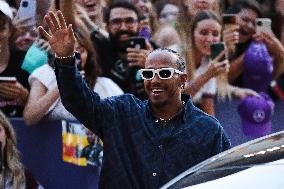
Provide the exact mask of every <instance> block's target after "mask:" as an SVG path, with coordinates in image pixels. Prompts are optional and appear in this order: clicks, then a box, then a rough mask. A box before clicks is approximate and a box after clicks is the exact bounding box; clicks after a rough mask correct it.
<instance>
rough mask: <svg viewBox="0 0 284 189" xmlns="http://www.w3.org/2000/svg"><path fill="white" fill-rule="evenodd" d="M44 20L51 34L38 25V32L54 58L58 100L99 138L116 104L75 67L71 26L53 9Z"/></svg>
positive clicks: (109, 120) (113, 112)
mask: <svg viewBox="0 0 284 189" xmlns="http://www.w3.org/2000/svg"><path fill="white" fill-rule="evenodd" d="M56 17H58V19H57V18H56ZM45 21H46V23H47V25H48V27H49V29H50V31H51V34H48V33H47V32H46V31H45V30H44V29H43V28H42V27H39V31H40V33H41V34H42V35H43V36H45V37H46V39H47V40H48V42H49V44H50V46H51V48H52V50H53V51H54V52H55V55H56V57H57V58H56V60H55V74H56V79H57V84H58V88H59V92H60V97H61V100H62V103H63V105H64V106H65V108H66V109H67V110H68V111H69V112H71V113H72V114H73V115H74V116H75V117H76V118H77V119H78V120H79V121H80V122H81V123H83V124H84V125H85V126H86V127H88V128H89V129H90V130H92V131H94V132H95V133H96V134H97V135H98V136H99V137H101V138H102V137H103V130H104V129H105V127H107V125H110V124H111V121H113V119H114V117H115V116H116V114H115V112H117V111H116V110H115V109H116V108H117V107H116V104H115V103H114V100H112V99H108V100H101V99H100V97H99V95H98V94H97V93H94V92H93V90H92V89H89V88H88V86H87V84H86V82H85V81H84V80H83V79H82V77H81V75H80V73H79V72H78V70H77V68H76V66H75V60H74V46H75V37H74V33H73V30H72V25H69V26H68V27H67V25H66V22H65V20H64V17H63V15H62V13H61V11H57V13H56V15H55V14H54V13H52V12H49V13H48V14H47V15H46V16H45ZM102 115H103V116H102ZM103 127H104V128H103Z"/></svg>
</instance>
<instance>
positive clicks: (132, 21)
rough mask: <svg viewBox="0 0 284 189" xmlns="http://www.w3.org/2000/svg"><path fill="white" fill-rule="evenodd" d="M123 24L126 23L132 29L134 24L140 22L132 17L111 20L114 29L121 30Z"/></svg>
mask: <svg viewBox="0 0 284 189" xmlns="http://www.w3.org/2000/svg"><path fill="white" fill-rule="evenodd" d="M123 22H124V23H125V25H126V26H127V27H132V26H133V25H134V24H136V23H137V22H138V20H136V19H134V18H132V17H127V18H114V19H112V20H110V24H111V25H112V26H113V27H116V28H120V27H121V25H122V23H123Z"/></svg>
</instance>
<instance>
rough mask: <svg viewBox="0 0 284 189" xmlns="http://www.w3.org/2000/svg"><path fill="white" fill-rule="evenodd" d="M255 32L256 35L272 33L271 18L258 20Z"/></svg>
mask: <svg viewBox="0 0 284 189" xmlns="http://www.w3.org/2000/svg"><path fill="white" fill-rule="evenodd" d="M255 30H256V34H260V33H261V32H264V33H270V32H271V31H272V30H271V19H270V18H257V19H256V20H255Z"/></svg>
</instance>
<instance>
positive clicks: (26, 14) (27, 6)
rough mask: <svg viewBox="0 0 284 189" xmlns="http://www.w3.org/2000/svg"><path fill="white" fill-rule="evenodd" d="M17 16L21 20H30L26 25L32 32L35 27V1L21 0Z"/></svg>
mask: <svg viewBox="0 0 284 189" xmlns="http://www.w3.org/2000/svg"><path fill="white" fill-rule="evenodd" d="M18 15H19V18H21V19H25V18H30V19H29V20H28V21H27V24H28V26H29V29H31V30H32V29H33V28H34V26H35V25H36V0H21V3H20V7H19V10H18Z"/></svg>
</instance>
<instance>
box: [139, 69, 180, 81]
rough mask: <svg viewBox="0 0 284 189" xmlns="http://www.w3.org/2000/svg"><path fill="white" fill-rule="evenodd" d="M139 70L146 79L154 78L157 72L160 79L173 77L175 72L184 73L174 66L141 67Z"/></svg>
mask: <svg viewBox="0 0 284 189" xmlns="http://www.w3.org/2000/svg"><path fill="white" fill-rule="evenodd" d="M139 72H140V75H141V77H142V79H144V80H152V79H154V77H155V75H156V74H157V75H158V76H159V78H160V79H171V78H172V77H173V75H174V74H175V73H176V74H183V72H181V71H179V70H177V69H174V68H159V69H141V70H139Z"/></svg>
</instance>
